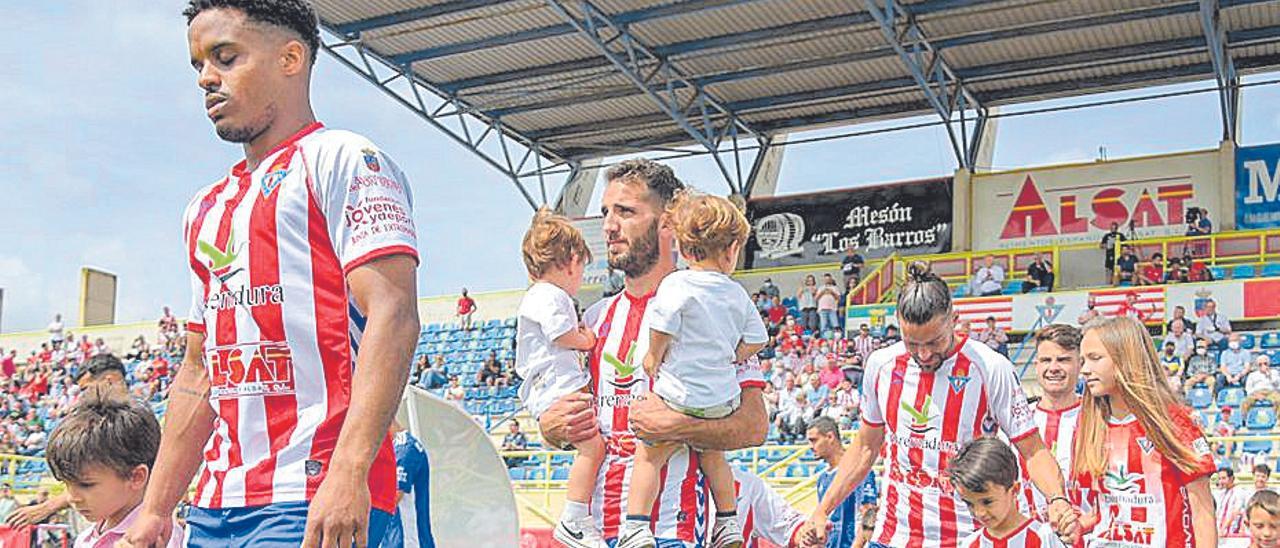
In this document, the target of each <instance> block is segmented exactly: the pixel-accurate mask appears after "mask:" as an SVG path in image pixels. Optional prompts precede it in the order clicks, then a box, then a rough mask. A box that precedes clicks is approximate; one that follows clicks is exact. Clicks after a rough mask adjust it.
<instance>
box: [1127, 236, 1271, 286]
mask: <svg viewBox="0 0 1280 548" xmlns="http://www.w3.org/2000/svg"><path fill="white" fill-rule="evenodd" d="M1115 245H1116V249H1115V252H1116V256H1119V253H1120V248H1121V246H1125V247H1129V248H1131V249H1133V250H1134V252H1135V253H1136V254H1137V255H1138V258H1139V259H1140V260H1139V264H1150V263H1151V261H1150V260H1149V259H1150V258H1151V256H1152V255H1154V254H1155V253H1157V252H1158V253H1160V254H1161V255H1163V256H1164V258H1165V259H1166V260H1168V259H1170V258H1173V257H1181V256H1182V254H1183V252H1184V251H1186V250H1188V249H1190V250H1192V251H1193V253H1194V254H1195V256H1196V258H1197V259H1199V260H1202V261H1204V262H1205V263H1206V264H1207V265H1208V266H1210V267H1217V268H1221V269H1223V270H1222V271H1221V273H1223V274H1225V273H1227V272H1226V270H1225V267H1227V266H1231V267H1233V269H1232V270H1231V271H1230V274H1231V276H1230V277H1232V278H1240V277H1249V278H1252V277H1254V276H1257V275H1259V273H1258V272H1257V271H1254V270H1252V269H1249V270H1246V269H1243V268H1235V267H1239V266H1256V267H1259V269H1262V270H1264V271H1265V268H1264V267H1265V266H1266V265H1267V264H1270V263H1276V262H1280V230H1275V229H1272V230H1244V231H1236V232H1222V233H1217V234H1210V235H1207V236H1170V237H1166V238H1142V239H1138V240H1131V241H1127V242H1116V244H1115ZM1237 272H1238V273H1240V274H1244V273H1245V272H1248V273H1249V274H1248V276H1240V275H1237ZM1261 275H1262V276H1263V277H1267V276H1274V275H1280V268H1277V269H1276V271H1275V272H1274V273H1270V274H1267V273H1263V274H1261ZM1226 277H1227V276H1225V275H1222V276H1220V275H1218V273H1215V275H1214V278H1215V279H1224V278H1226Z"/></svg>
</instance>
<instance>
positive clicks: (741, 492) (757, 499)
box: [733, 468, 808, 548]
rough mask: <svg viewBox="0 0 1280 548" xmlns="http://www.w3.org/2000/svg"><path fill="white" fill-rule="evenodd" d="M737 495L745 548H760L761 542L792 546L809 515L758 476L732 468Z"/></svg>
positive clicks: (739, 520) (739, 521)
mask: <svg viewBox="0 0 1280 548" xmlns="http://www.w3.org/2000/svg"><path fill="white" fill-rule="evenodd" d="M733 478H734V481H735V485H734V487H735V489H736V490H737V492H738V515H739V516H740V517H739V519H738V523H741V524H742V538H743V539H744V540H745V541H746V543H745V544H743V546H744V547H745V548H757V547H758V546H760V541H761V540H766V541H768V542H770V543H772V544H776V545H778V546H792V545H794V541H795V540H796V533H798V532H799V531H800V526H801V525H804V521H805V519H806V518H807V517H808V516H805V515H804V514H801V513H800V512H799V511H797V510H796V509H795V508H792V507H791V505H790V504H787V500H786V499H784V498H782V495H779V494H778V493H776V492H774V490H773V489H770V488H769V486H768V485H767V484H765V482H764V480H763V479H761V478H760V476H757V475H755V474H752V473H750V472H746V471H743V470H739V469H737V468H734V469H733Z"/></svg>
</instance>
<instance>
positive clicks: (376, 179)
mask: <svg viewBox="0 0 1280 548" xmlns="http://www.w3.org/2000/svg"><path fill="white" fill-rule="evenodd" d="M366 188H385V189H387V190H392V191H395V192H397V193H402V192H404V187H403V186H401V185H400V181H397V180H395V179H392V178H390V177H387V176H385V175H356V176H355V177H352V178H351V184H350V185H347V192H358V191H360V190H361V189H366Z"/></svg>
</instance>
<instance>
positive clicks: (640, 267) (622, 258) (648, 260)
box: [609, 221, 658, 278]
mask: <svg viewBox="0 0 1280 548" xmlns="http://www.w3.org/2000/svg"><path fill="white" fill-rule="evenodd" d="M627 243H628V244H629V245H628V246H627V250H626V251H624V252H622V253H619V254H617V255H614V254H610V255H609V268H612V269H614V270H621V271H622V273H623V274H626V275H627V277H628V278H635V277H639V276H643V275H645V274H646V273H648V272H649V269H651V268H653V265H655V264H657V263H658V222H657V221H654V222H653V224H651V225H650V226H649V227H648V228H646V229H645V230H644V232H643V233H641V234H640V236H639V237H638V238H635V239H633V240H631V241H630V242H627Z"/></svg>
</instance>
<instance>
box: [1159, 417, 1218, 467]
mask: <svg viewBox="0 0 1280 548" xmlns="http://www.w3.org/2000/svg"><path fill="white" fill-rule="evenodd" d="M1170 414H1171V415H1172V416H1173V427H1174V428H1175V429H1176V431H1177V435H1178V439H1179V440H1180V441H1181V442H1182V444H1183V445H1184V446H1185V447H1188V448H1190V449H1191V452H1192V453H1193V454H1194V455H1195V457H1196V463H1195V467H1194V468H1193V469H1192V470H1190V471H1182V470H1181V469H1179V471H1181V476H1182V477H1183V478H1184V480H1185V483H1190V482H1192V481H1194V480H1197V479H1200V478H1204V477H1209V476H1212V475H1213V473H1214V472H1217V471H1218V466H1217V463H1215V462H1214V460H1213V452H1212V451H1211V450H1210V449H1209V440H1207V439H1205V437H1204V431H1202V430H1200V427H1199V426H1196V423H1195V421H1193V420H1192V419H1191V412H1190V411H1188V410H1187V409H1182V408H1178V409H1172V410H1170Z"/></svg>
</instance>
